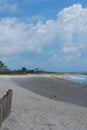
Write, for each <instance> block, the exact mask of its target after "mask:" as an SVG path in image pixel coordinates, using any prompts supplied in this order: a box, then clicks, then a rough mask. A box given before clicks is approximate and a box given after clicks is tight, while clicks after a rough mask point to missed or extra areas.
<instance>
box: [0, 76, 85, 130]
mask: <svg viewBox="0 0 87 130" xmlns="http://www.w3.org/2000/svg"><path fill="white" fill-rule="evenodd" d="M20 77H21V76H20ZM33 77H34V76H33ZM8 89H13V100H12V111H11V114H10V116H9V117H8V118H7V119H6V120H5V121H4V122H3V124H2V128H1V130H87V108H84V107H80V106H76V105H73V104H69V103H64V102H60V101H54V100H50V99H47V98H45V97H42V96H39V95H37V94H34V93H32V92H30V91H28V90H25V89H23V88H21V87H19V86H17V84H15V83H13V82H12V81H11V79H10V77H9V76H0V97H1V96H2V95H3V94H4V93H5V91H7V90H8Z"/></svg>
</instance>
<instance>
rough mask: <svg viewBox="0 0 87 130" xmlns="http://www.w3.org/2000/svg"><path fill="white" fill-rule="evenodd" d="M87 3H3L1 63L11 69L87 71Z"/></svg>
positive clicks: (59, 0)
mask: <svg viewBox="0 0 87 130" xmlns="http://www.w3.org/2000/svg"><path fill="white" fill-rule="evenodd" d="M86 35H87V1H86V0H18V1H17V0H0V60H2V61H3V62H5V63H6V64H7V65H8V67H10V68H11V69H20V68H21V67H23V66H25V67H27V68H28V69H32V68H37V67H38V68H41V69H44V70H48V71H66V72H67V71H87V67H86V66H87V36H86Z"/></svg>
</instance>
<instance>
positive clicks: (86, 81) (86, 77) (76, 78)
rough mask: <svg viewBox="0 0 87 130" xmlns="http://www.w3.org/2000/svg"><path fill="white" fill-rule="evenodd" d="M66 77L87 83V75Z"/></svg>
mask: <svg viewBox="0 0 87 130" xmlns="http://www.w3.org/2000/svg"><path fill="white" fill-rule="evenodd" d="M66 79H68V80H71V81H74V82H79V83H82V84H87V75H75V76H67V77H66Z"/></svg>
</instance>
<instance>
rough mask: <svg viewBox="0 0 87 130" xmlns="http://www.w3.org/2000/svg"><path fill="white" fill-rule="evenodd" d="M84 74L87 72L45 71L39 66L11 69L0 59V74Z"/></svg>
mask: <svg viewBox="0 0 87 130" xmlns="http://www.w3.org/2000/svg"><path fill="white" fill-rule="evenodd" d="M29 73H31V74H40V73H43V74H83V75H87V72H67V73H66V72H49V71H43V70H41V69H39V68H35V69H32V70H29V69H27V68H26V67H22V68H21V69H18V70H16V69H14V70H11V69H9V68H8V67H7V66H6V65H5V63H3V62H2V61H0V74H8V75H17V74H18V75H21V74H29Z"/></svg>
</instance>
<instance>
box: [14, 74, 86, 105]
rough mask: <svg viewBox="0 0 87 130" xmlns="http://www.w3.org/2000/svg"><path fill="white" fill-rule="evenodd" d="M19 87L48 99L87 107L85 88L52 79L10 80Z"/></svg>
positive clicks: (73, 83) (29, 78)
mask: <svg viewBox="0 0 87 130" xmlns="http://www.w3.org/2000/svg"><path fill="white" fill-rule="evenodd" d="M12 80H13V81H14V82H15V83H16V84H17V85H19V86H21V87H23V88H25V89H27V90H29V91H32V92H34V93H37V94H39V95H42V96H45V97H47V98H49V99H53V100H56V101H57V100H58V101H63V102H68V103H71V104H75V105H79V106H83V107H87V86H85V85H82V84H78V83H75V82H72V81H68V80H64V79H59V78H54V77H40V76H39V77H38V76H37V77H21V78H18V77H17V78H12Z"/></svg>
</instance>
